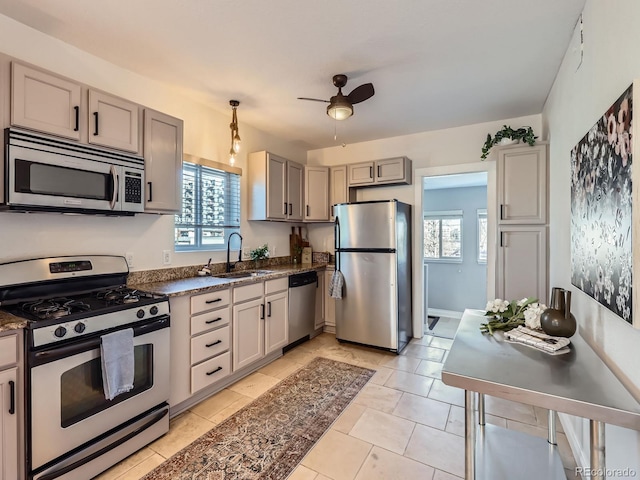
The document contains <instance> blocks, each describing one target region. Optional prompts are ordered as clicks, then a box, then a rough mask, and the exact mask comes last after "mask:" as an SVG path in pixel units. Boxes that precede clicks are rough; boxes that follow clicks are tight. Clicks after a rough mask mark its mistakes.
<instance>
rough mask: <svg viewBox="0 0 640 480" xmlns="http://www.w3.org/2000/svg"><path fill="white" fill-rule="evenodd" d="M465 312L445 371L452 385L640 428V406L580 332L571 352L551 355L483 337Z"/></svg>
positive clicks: (475, 318)
mask: <svg viewBox="0 0 640 480" xmlns="http://www.w3.org/2000/svg"><path fill="white" fill-rule="evenodd" d="M483 313H484V312H482V311H479V310H466V311H465V312H464V315H463V317H462V320H461V321H460V326H459V328H458V332H457V334H456V337H455V339H454V342H453V346H452V347H451V351H450V352H449V356H448V357H447V360H446V362H445V364H444V367H443V369H442V381H443V382H444V383H445V384H447V385H450V386H453V387H458V388H463V389H465V390H471V391H474V392H480V393H485V394H487V395H491V396H494V397H500V398H505V399H508V400H514V401H517V402H521V403H526V404H529V405H537V406H540V407H544V408H548V409H551V410H556V411H559V412H565V413H569V414H571V415H577V416H580V417H584V418H589V419H592V420H597V421H601V422H605V423H610V424H614V425H619V426H622V427H626V428H631V429H635V430H640V404H639V403H638V402H637V401H636V400H635V399H634V398H633V397H632V395H631V394H630V393H629V391H628V390H627V389H626V388H625V387H624V386H623V385H622V383H620V381H619V380H618V379H617V378H616V377H615V375H614V374H613V373H612V372H611V370H609V368H608V367H607V366H606V365H605V364H604V362H603V361H602V360H601V359H600V358H599V357H598V356H597V355H596V353H595V352H594V351H593V350H592V349H591V347H590V346H589V345H588V344H587V343H586V342H585V341H584V340H583V339H582V337H580V336H579V335H578V334H576V335H574V336H573V337H571V352H569V353H566V354H563V355H556V356H553V355H548V354H546V353H544V352H541V351H538V350H536V349H533V348H531V347H527V346H525V345H519V344H514V343H509V342H505V341H504V337H503V336H502V335H500V334H495V335H494V336H491V335H488V334H482V333H481V332H480V329H479V327H480V323H482V322H486V320H487V318H486V317H484V316H483Z"/></svg>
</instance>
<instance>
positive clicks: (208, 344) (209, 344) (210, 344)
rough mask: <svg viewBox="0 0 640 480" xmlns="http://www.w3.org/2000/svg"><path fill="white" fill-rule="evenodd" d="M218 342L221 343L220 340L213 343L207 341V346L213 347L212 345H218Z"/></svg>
mask: <svg viewBox="0 0 640 480" xmlns="http://www.w3.org/2000/svg"><path fill="white" fill-rule="evenodd" d="M219 343H222V340H216V341H215V342H213V343H207V348H209V347H213V346H214V345H218V344H219Z"/></svg>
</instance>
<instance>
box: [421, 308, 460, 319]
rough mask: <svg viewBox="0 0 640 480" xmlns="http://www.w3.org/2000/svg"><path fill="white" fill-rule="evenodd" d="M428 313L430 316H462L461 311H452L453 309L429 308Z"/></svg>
mask: <svg viewBox="0 0 640 480" xmlns="http://www.w3.org/2000/svg"><path fill="white" fill-rule="evenodd" d="M428 314H429V315H430V316H432V317H447V318H462V312H454V311H453V310H441V309H439V308H430V309H429V313H428Z"/></svg>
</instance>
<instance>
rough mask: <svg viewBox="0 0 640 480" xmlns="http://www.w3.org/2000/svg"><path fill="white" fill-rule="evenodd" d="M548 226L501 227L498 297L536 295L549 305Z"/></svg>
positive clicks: (518, 297)
mask: <svg viewBox="0 0 640 480" xmlns="http://www.w3.org/2000/svg"><path fill="white" fill-rule="evenodd" d="M547 232H548V230H547V227H546V226H544V225H540V226H536V225H502V226H500V227H499V228H498V242H499V243H498V268H497V270H496V280H497V285H496V287H497V288H496V297H498V298H503V299H506V300H519V299H521V298H525V297H535V298H537V299H538V300H540V301H541V302H543V303H546V304H548V298H547V296H548V295H549V292H548V288H547V236H548V233H547Z"/></svg>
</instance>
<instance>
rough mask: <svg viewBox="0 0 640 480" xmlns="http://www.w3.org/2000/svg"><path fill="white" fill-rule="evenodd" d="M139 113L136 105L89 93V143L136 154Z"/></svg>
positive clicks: (93, 91)
mask: <svg viewBox="0 0 640 480" xmlns="http://www.w3.org/2000/svg"><path fill="white" fill-rule="evenodd" d="M138 110H139V106H138V105H137V104H135V103H132V102H129V101H127V100H124V99H122V98H118V97H114V96H113V95H109V94H107V93H103V92H99V91H96V90H89V143H93V144H96V145H102V146H105V147H111V148H117V149H119V150H126V151H128V152H136V153H137V152H138V151H139V147H138V144H139V142H138V134H139V125H138Z"/></svg>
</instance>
